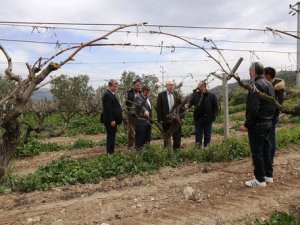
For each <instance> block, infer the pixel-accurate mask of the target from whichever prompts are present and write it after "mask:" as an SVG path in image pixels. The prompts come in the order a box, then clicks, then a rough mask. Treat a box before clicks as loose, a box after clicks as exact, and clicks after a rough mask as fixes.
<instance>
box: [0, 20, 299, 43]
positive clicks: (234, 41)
mask: <svg viewBox="0 0 300 225" xmlns="http://www.w3.org/2000/svg"><path fill="white" fill-rule="evenodd" d="M1 25H2V26H3V25H4V26H16V27H20V26H21V27H28V28H31V29H32V30H33V29H35V27H38V28H42V29H47V30H53V32H54V30H76V31H95V32H109V31H110V30H103V29H89V28H72V27H51V26H30V25H19V24H1V23H0V26H1ZM54 33H55V32H54ZM116 33H126V34H127V35H128V34H137V33H140V34H149V33H148V32H146V31H139V32H137V31H129V30H119V31H116ZM179 37H182V38H186V39H190V40H197V41H203V42H204V38H196V37H188V36H179ZM214 41H215V42H228V43H237V44H274V45H295V43H291V42H265V41H237V40H214Z"/></svg>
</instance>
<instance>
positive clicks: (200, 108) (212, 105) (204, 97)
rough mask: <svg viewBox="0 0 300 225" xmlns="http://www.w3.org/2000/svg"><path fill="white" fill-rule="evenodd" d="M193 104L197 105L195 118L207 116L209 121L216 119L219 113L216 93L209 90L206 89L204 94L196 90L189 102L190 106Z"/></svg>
mask: <svg viewBox="0 0 300 225" xmlns="http://www.w3.org/2000/svg"><path fill="white" fill-rule="evenodd" d="M200 100H201V102H200ZM192 106H195V110H194V119H195V120H196V119H197V118H207V120H208V121H214V120H215V118H216V116H217V114H218V102H217V98H216V95H215V94H214V93H211V92H209V91H206V92H205V93H203V94H202V93H201V92H198V91H197V92H194V93H193V96H192V98H191V100H190V102H189V107H192Z"/></svg>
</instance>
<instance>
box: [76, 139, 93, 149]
mask: <svg viewBox="0 0 300 225" xmlns="http://www.w3.org/2000/svg"><path fill="white" fill-rule="evenodd" d="M93 146H94V144H93V141H92V140H89V139H83V138H79V139H78V140H77V141H75V143H74V144H73V148H91V147H93Z"/></svg>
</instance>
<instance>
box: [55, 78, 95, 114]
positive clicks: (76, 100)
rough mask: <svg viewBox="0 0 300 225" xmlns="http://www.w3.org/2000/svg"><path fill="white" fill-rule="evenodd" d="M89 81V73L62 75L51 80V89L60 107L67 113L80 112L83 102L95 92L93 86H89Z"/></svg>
mask: <svg viewBox="0 0 300 225" xmlns="http://www.w3.org/2000/svg"><path fill="white" fill-rule="evenodd" d="M88 82H89V77H88V76H87V75H79V76H76V77H68V76H66V75H61V76H60V77H58V78H56V79H54V80H53V81H51V89H50V91H51V93H52V94H53V99H54V100H55V101H56V102H57V107H58V109H59V110H60V111H61V112H64V113H66V114H67V115H70V114H71V115H72V114H74V113H76V112H80V110H82V108H81V107H82V105H83V102H84V101H85V100H86V99H87V98H89V97H90V96H91V95H92V93H93V88H92V87H90V86H88Z"/></svg>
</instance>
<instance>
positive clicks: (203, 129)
mask: <svg viewBox="0 0 300 225" xmlns="http://www.w3.org/2000/svg"><path fill="white" fill-rule="evenodd" d="M195 129H196V135H195V137H196V144H199V146H200V147H202V139H203V136H204V148H205V147H206V146H207V145H209V143H210V140H211V131H212V122H211V121H208V119H207V118H203V117H200V118H197V119H196V120H195Z"/></svg>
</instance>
